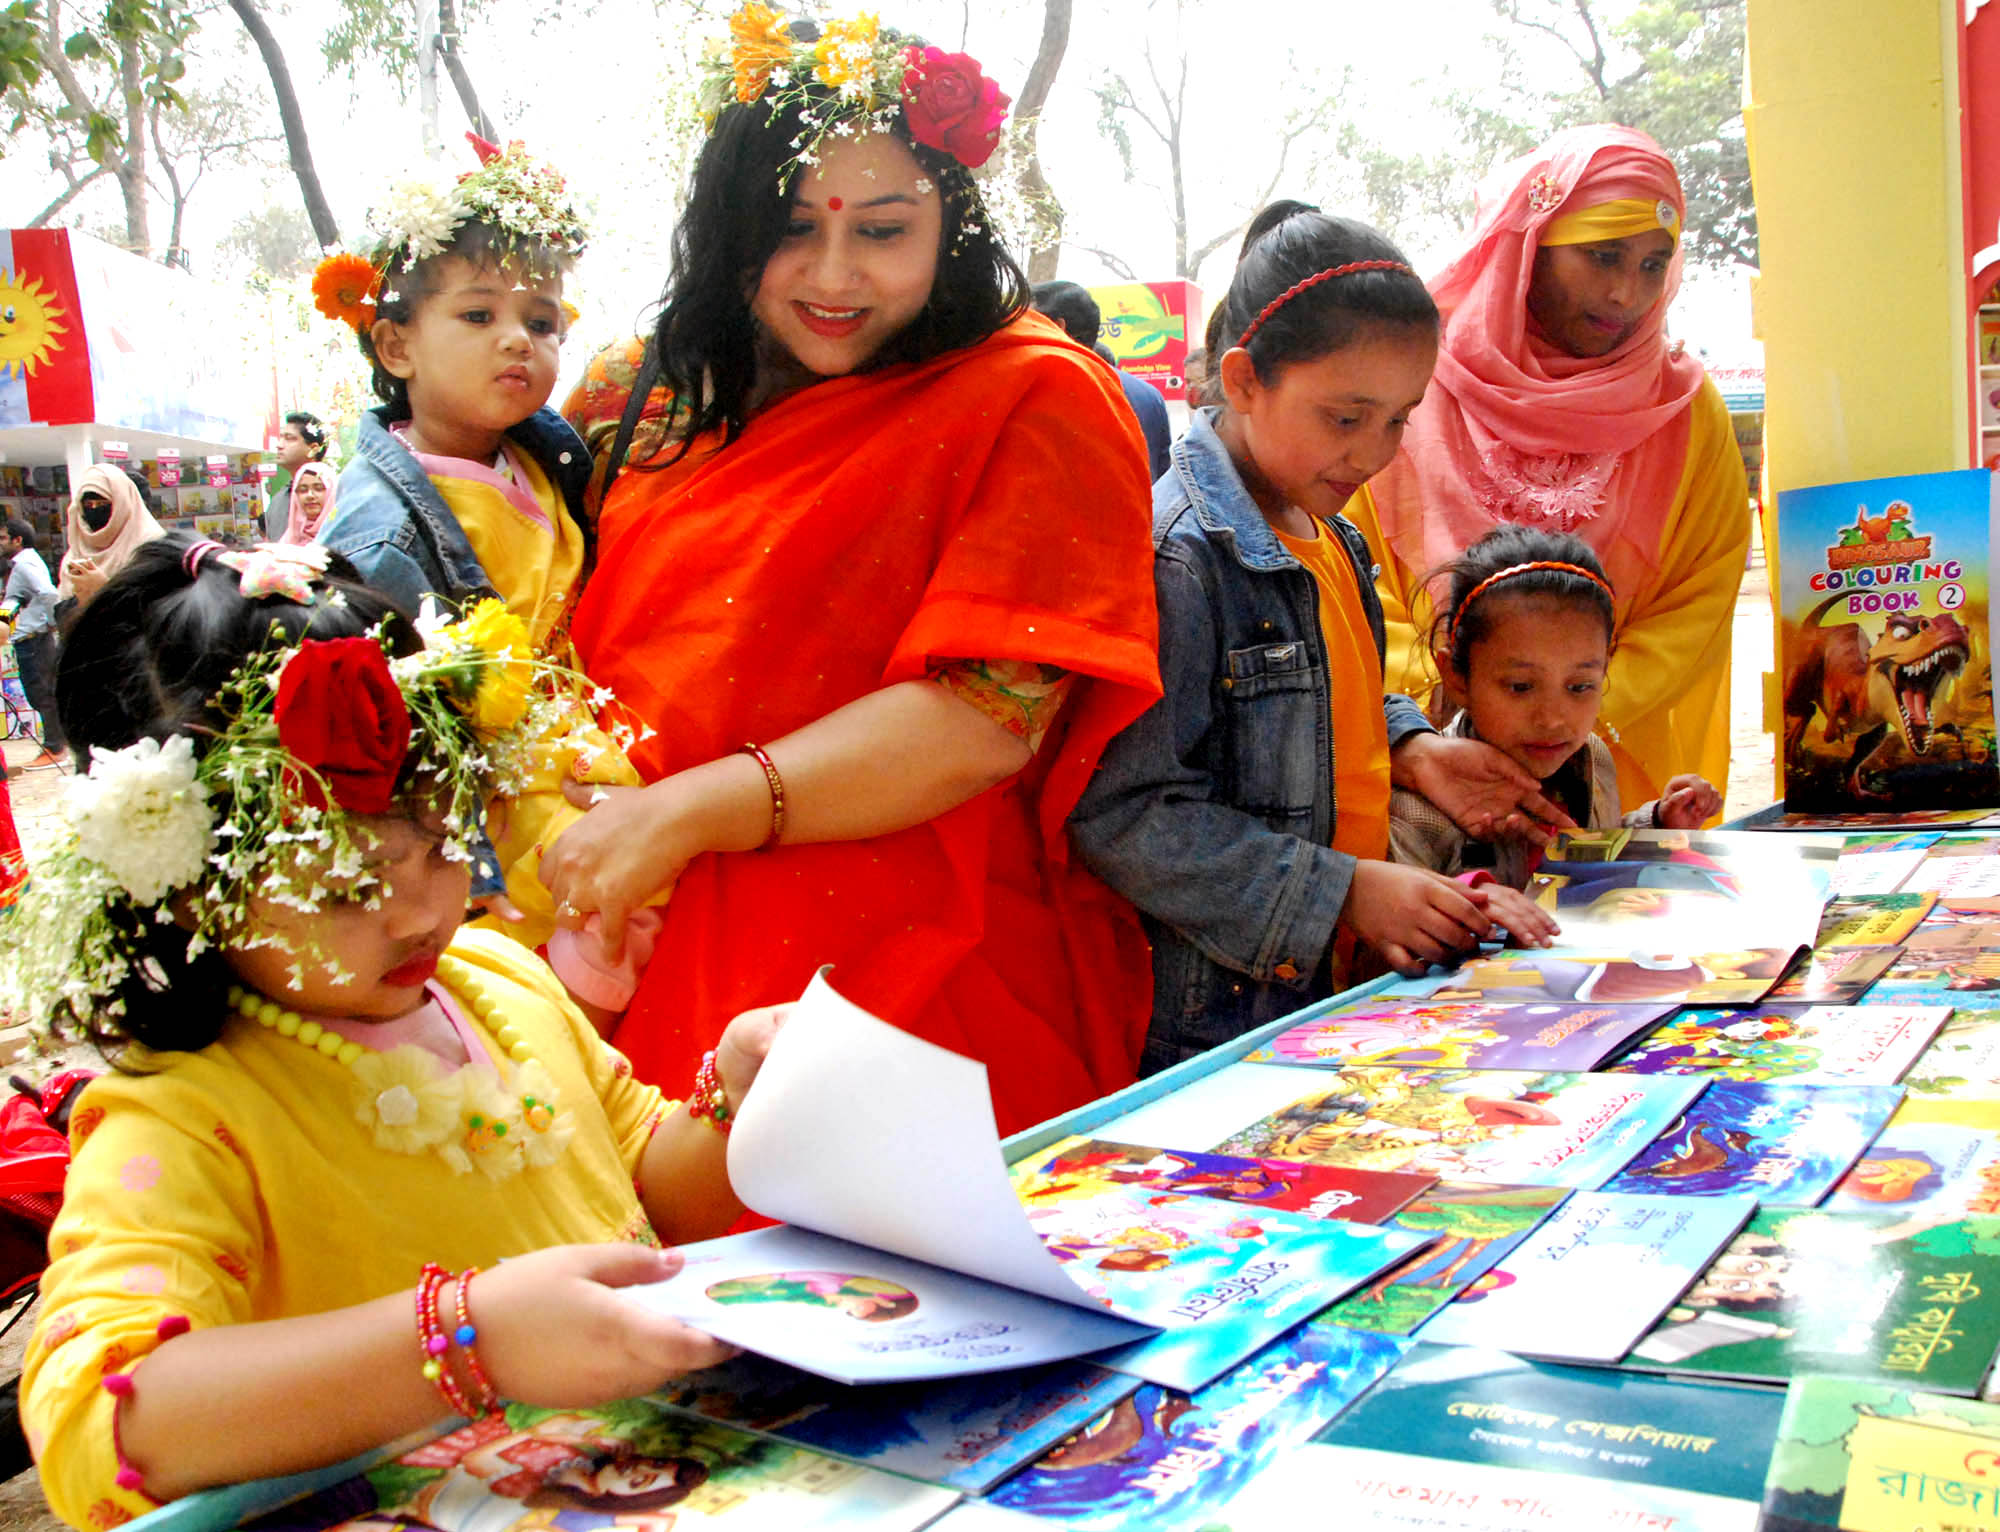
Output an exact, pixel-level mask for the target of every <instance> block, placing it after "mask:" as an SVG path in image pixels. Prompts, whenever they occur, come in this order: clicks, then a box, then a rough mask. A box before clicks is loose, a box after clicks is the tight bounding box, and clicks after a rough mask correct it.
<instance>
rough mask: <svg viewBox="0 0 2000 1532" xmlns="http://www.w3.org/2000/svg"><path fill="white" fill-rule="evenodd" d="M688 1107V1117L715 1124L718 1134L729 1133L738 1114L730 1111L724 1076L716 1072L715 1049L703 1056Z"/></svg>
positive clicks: (689, 1095) (689, 1094)
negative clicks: (733, 1119)
mask: <svg viewBox="0 0 2000 1532" xmlns="http://www.w3.org/2000/svg"><path fill="white" fill-rule="evenodd" d="M687 1107H688V1116H690V1117H692V1118H694V1119H696V1120H697V1121H701V1120H703V1119H706V1120H707V1121H709V1122H712V1123H714V1124H715V1131H716V1132H718V1133H722V1134H727V1133H728V1132H729V1127H730V1120H731V1119H732V1118H733V1117H734V1116H735V1115H736V1114H735V1113H734V1112H732V1111H730V1109H729V1093H728V1092H727V1091H725V1090H724V1089H723V1088H722V1076H721V1075H720V1074H719V1073H717V1072H716V1068H715V1050H714V1049H713V1048H711V1049H709V1050H708V1052H706V1053H704V1054H703V1055H702V1056H701V1067H700V1068H699V1069H697V1070H696V1071H695V1073H694V1089H693V1090H691V1091H689V1092H688V1103H687Z"/></svg>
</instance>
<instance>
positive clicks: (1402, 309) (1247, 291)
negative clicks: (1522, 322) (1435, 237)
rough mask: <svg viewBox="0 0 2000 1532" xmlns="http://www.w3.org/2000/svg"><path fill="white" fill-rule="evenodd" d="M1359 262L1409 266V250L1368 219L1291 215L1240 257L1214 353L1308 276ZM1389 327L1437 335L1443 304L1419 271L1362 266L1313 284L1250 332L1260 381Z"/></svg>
mask: <svg viewBox="0 0 2000 1532" xmlns="http://www.w3.org/2000/svg"><path fill="white" fill-rule="evenodd" d="M1267 211H1269V210H1268V209H1267ZM1356 261H1396V262H1398V263H1401V264H1404V265H1407V264H1408V263H1407V262H1406V261H1404V260H1403V252H1402V251H1400V250H1398V249H1397V248H1396V247H1395V245H1393V244H1392V243H1390V241H1389V240H1388V239H1387V238H1385V237H1384V236H1383V235H1381V234H1378V233H1377V232H1376V231H1375V230H1373V229H1371V228H1369V227H1368V225H1367V224H1365V223H1357V222H1356V221H1355V220H1354V219H1352V218H1329V217H1327V215H1326V214H1324V213H1317V212H1295V213H1292V214H1291V215H1290V216H1289V217H1287V218H1285V219H1284V220H1283V221H1282V222H1280V223H1278V224H1277V225H1276V227H1274V228H1272V229H1270V230H1268V231H1267V232H1266V233H1264V234H1263V235H1261V236H1260V237H1259V238H1258V240H1257V241H1256V243H1255V244H1253V245H1252V246H1251V247H1250V248H1249V250H1247V251H1246V252H1245V253H1244V256H1243V259H1242V260H1241V261H1240V262H1238V263H1237V267H1236V274H1235V275H1234V276H1233V277H1231V278H1230V280H1229V294H1228V296H1227V297H1226V298H1224V299H1223V301H1222V310H1221V313H1222V319H1221V321H1220V329H1219V330H1216V331H1215V332H1214V333H1212V334H1211V335H1210V336H1209V352H1210V354H1212V355H1216V356H1220V355H1221V354H1222V352H1224V351H1227V350H1229V349H1231V348H1232V347H1235V346H1239V345H1241V344H1242V336H1243V332H1244V331H1245V330H1248V329H1249V328H1250V326H1251V324H1252V322H1253V321H1255V320H1256V318H1257V316H1258V315H1259V314H1261V313H1263V312H1264V310H1265V309H1266V308H1267V307H1268V306H1269V305H1270V304H1271V303H1272V302H1273V301H1274V300H1276V299H1278V298H1280V297H1282V296H1283V295H1284V294H1285V293H1286V292H1287V291H1289V290H1290V289H1291V288H1293V287H1295V286H1297V285H1298V284H1299V283H1300V282H1303V281H1305V279H1306V278H1308V277H1312V276H1317V275H1318V274H1319V273H1320V272H1323V271H1330V270H1332V269H1333V268H1334V267H1336V266H1347V265H1351V264H1353V263H1354V262H1356ZM1385 326H1395V327H1398V328H1408V329H1425V330H1429V331H1430V332H1432V333H1433V334H1435V333H1436V331H1437V327H1438V311H1437V305H1436V304H1435V303H1433V302H1432V301H1431V295H1430V293H1429V291H1428V290H1427V289H1426V288H1425V287H1424V284H1423V282H1422V281H1421V280H1420V279H1419V278H1418V277H1417V276H1416V275H1415V273H1413V272H1409V271H1357V272H1352V273H1350V274H1348V275H1347V276H1343V277H1335V278H1333V279H1332V280H1331V281H1326V282H1320V283H1318V284H1316V285H1315V286H1312V287H1309V288H1307V289H1306V290H1305V291H1304V292H1301V293H1299V294H1298V295H1297V296H1295V297H1293V298H1290V299H1288V300H1287V301H1286V302H1284V303H1283V304H1282V305H1280V306H1279V307H1278V308H1277V309H1275V310H1274V311H1273V312H1272V313H1271V315H1270V317H1269V318H1268V319H1266V320H1265V321H1264V323H1263V324H1262V325H1260V326H1259V327H1258V329H1257V333H1256V334H1255V335H1253V336H1251V338H1250V346H1249V351H1250V360H1251V361H1252V363H1254V364H1255V366H1256V368H1257V379H1258V381H1259V382H1261V383H1263V384H1264V385H1265V386H1266V387H1269V386H1270V385H1271V384H1272V383H1274V382H1275V381H1276V380H1277V374H1278V369H1279V368H1281V367H1284V366H1287V365H1289V364H1290V363H1293V362H1312V361H1317V360H1318V359H1319V358H1320V357H1323V356H1329V355H1331V354H1332V353H1334V352H1336V351H1339V350H1341V349H1343V348H1344V347H1347V346H1349V345H1352V344H1353V343H1354V342H1355V341H1356V340H1359V339H1360V338H1361V337H1362V336H1363V335H1364V334H1367V333H1369V332H1371V331H1374V330H1378V329H1380V328H1382V327H1385Z"/></svg>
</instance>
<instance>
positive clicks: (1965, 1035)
mask: <svg viewBox="0 0 2000 1532" xmlns="http://www.w3.org/2000/svg"><path fill="white" fill-rule="evenodd" d="M1903 1089H1904V1090H1906V1091H1908V1092H1909V1093H1910V1098H1911V1099H1912V1100H1917V1099H1922V1098H1938V1099H1959V1100H1990V1099H1992V1098H1995V1097H2000V1011H1973V1010H1966V1009H1964V1008H1960V1009H1958V1010H1955V1011H1953V1012H1952V1013H1951V1020H1950V1021H1947V1022H1946V1023H1945V1024H1944V1026H1943V1027H1942V1028H1941V1029H1940V1030H1939V1032H1938V1034H1937V1036H1935V1037H1933V1038H1932V1039H1931V1044H1930V1046H1929V1047H1928V1048H1926V1049H1925V1050H1924V1051H1923V1052H1922V1053H1920V1054H1918V1055H1917V1061H1916V1063H1914V1064H1912V1065H1911V1066H1910V1072H1909V1073H1908V1074H1906V1075H1904V1076H1903Z"/></svg>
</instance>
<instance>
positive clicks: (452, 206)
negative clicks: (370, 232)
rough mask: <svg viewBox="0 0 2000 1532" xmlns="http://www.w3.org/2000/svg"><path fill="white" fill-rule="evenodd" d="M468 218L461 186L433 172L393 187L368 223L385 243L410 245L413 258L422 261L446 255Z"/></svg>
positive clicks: (416, 176)
mask: <svg viewBox="0 0 2000 1532" xmlns="http://www.w3.org/2000/svg"><path fill="white" fill-rule="evenodd" d="M464 217H465V208H464V207H463V205H462V204H461V202H460V199H459V195H458V187H457V184H456V183H455V182H451V181H446V180H443V179H441V178H440V177H439V175H438V174H437V173H436V172H435V171H433V172H431V173H428V174H418V175H415V176H412V177H410V178H409V179H408V180H405V181H400V182H398V183H397V184H396V185H395V186H393V187H391V188H390V191H389V195H388V197H387V199H386V200H385V201H384V202H383V203H382V205H381V206H380V207H378V208H376V209H375V210H374V212H373V213H372V214H370V216H369V220H368V221H369V223H370V225H371V226H372V227H373V228H374V229H375V231H376V232H377V233H378V234H379V235H380V236H381V238H382V239H383V241H384V242H385V243H395V244H404V245H407V246H408V247H409V251H410V259H411V260H413V261H422V260H428V259H429V258H430V257H431V256H434V255H441V254H443V253H444V248H445V246H446V245H448V244H450V243H451V236H452V234H453V232H454V231H455V230H456V229H457V228H458V226H459V223H460V222H461V221H462V220H463V219H464Z"/></svg>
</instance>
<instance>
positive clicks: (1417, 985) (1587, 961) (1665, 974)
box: [1382, 933, 1804, 1006]
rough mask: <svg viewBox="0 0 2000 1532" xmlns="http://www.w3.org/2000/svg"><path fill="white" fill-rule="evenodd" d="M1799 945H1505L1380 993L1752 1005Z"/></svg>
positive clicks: (1535, 1000) (1540, 1001)
mask: <svg viewBox="0 0 2000 1532" xmlns="http://www.w3.org/2000/svg"><path fill="white" fill-rule="evenodd" d="M1565 935H1567V933H1565ZM1803 945H1804V943H1803V942H1801V943H1799V944H1797V945H1794V946H1790V947H1754V948H1737V947H1731V948H1729V949H1728V950H1726V951H1724V950H1720V949H1718V950H1716V951H1704V952H1688V951H1673V952H1659V951H1649V950H1642V949H1634V948H1630V947H1621V948H1604V949H1593V948H1570V947H1550V948H1539V949H1533V950H1524V949H1516V948H1511V947H1510V948H1503V949H1502V950H1501V951H1499V952H1495V953H1491V954H1489V955H1487V956H1485V957H1480V958H1475V959H1473V960H1472V961H1471V962H1469V963H1467V964H1466V965H1465V966H1464V967H1462V968H1460V969H1458V970H1457V971H1456V972H1453V973H1447V974H1443V975H1435V974H1433V975H1426V976H1425V977H1422V978H1416V979H1403V980H1400V981H1398V982H1397V983H1395V984H1393V985H1391V986H1389V987H1388V988H1387V989H1385V990H1383V991H1382V993H1383V994H1384V995H1385V996H1388V995H1397V996H1400V995H1419V996H1423V997H1426V998H1428V999H1431V1000H1478V1001H1485V1002H1494V1001H1501V1000H1518V1001H1521V1002H1523V1003H1524V1004H1529V1005H1547V1004H1549V1003H1551V1002H1561V1001H1588V1002H1590V1003H1591V1004H1593V1005H1644V1004H1648V1003H1658V1004H1662V1005H1677V1006H1678V1005H1755V1004H1756V1003H1757V1002H1758V1001H1760V1000H1762V999H1763V998H1764V996H1765V994H1766V993H1767V992H1768V991H1769V990H1770V988H1771V986H1772V985H1773V984H1775V983H1777V982H1778V979H1779V977H1780V976H1781V975H1782V974H1783V973H1784V971H1785V970H1786V969H1787V968H1789V967H1791V965H1792V959H1793V958H1795V957H1796V956H1798V953H1799V948H1800V946H1803Z"/></svg>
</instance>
